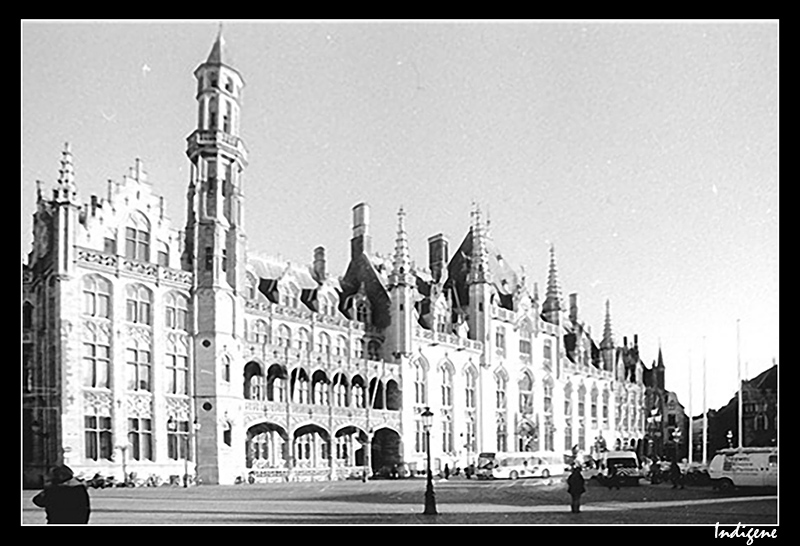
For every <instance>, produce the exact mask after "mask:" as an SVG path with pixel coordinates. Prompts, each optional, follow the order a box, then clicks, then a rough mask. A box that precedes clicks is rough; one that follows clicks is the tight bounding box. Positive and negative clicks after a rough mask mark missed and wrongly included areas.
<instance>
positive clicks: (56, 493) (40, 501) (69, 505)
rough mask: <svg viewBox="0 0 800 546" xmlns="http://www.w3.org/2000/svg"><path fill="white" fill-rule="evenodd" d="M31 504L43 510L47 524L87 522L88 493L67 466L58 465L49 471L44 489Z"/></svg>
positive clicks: (88, 511)
mask: <svg viewBox="0 0 800 546" xmlns="http://www.w3.org/2000/svg"><path fill="white" fill-rule="evenodd" d="M48 481H49V483H48ZM33 504H35V505H36V506H38V507H40V508H44V509H45V514H47V523H88V522H89V514H90V513H91V507H90V502H89V492H88V491H87V490H86V485H84V483H83V482H82V481H81V480H79V479H77V478H76V477H75V476H74V474H73V473H72V469H70V467H68V466H67V465H58V466H55V467H53V468H52V469H51V470H50V472H49V473H48V475H47V477H46V478H45V487H44V489H43V490H42V491H40V492H39V493H37V494H36V496H35V497H33Z"/></svg>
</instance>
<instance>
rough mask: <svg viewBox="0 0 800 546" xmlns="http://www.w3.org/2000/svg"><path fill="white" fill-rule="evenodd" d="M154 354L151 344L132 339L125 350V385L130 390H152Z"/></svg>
mask: <svg viewBox="0 0 800 546" xmlns="http://www.w3.org/2000/svg"><path fill="white" fill-rule="evenodd" d="M152 365H153V354H152V352H151V350H150V345H149V344H146V343H144V342H139V343H137V342H135V341H132V340H131V341H130V342H129V344H128V347H127V349H126V350H125V370H126V372H125V386H126V388H127V389H128V390H130V391H150V390H151V385H150V378H151V369H152Z"/></svg>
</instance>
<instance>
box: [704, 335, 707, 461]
mask: <svg viewBox="0 0 800 546" xmlns="http://www.w3.org/2000/svg"><path fill="white" fill-rule="evenodd" d="M707 463H708V408H707V407H706V336H703V464H707Z"/></svg>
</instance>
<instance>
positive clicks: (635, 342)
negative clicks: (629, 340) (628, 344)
mask: <svg viewBox="0 0 800 546" xmlns="http://www.w3.org/2000/svg"><path fill="white" fill-rule="evenodd" d="M633 346H634V347H638V346H639V334H633Z"/></svg>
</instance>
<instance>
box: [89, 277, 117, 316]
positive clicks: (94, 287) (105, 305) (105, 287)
mask: <svg viewBox="0 0 800 546" xmlns="http://www.w3.org/2000/svg"><path fill="white" fill-rule="evenodd" d="M83 313H84V314H85V315H89V316H90V317H99V318H111V283H110V282H109V281H107V280H106V279H104V278H102V277H98V276H95V275H90V276H86V277H84V278H83Z"/></svg>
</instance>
